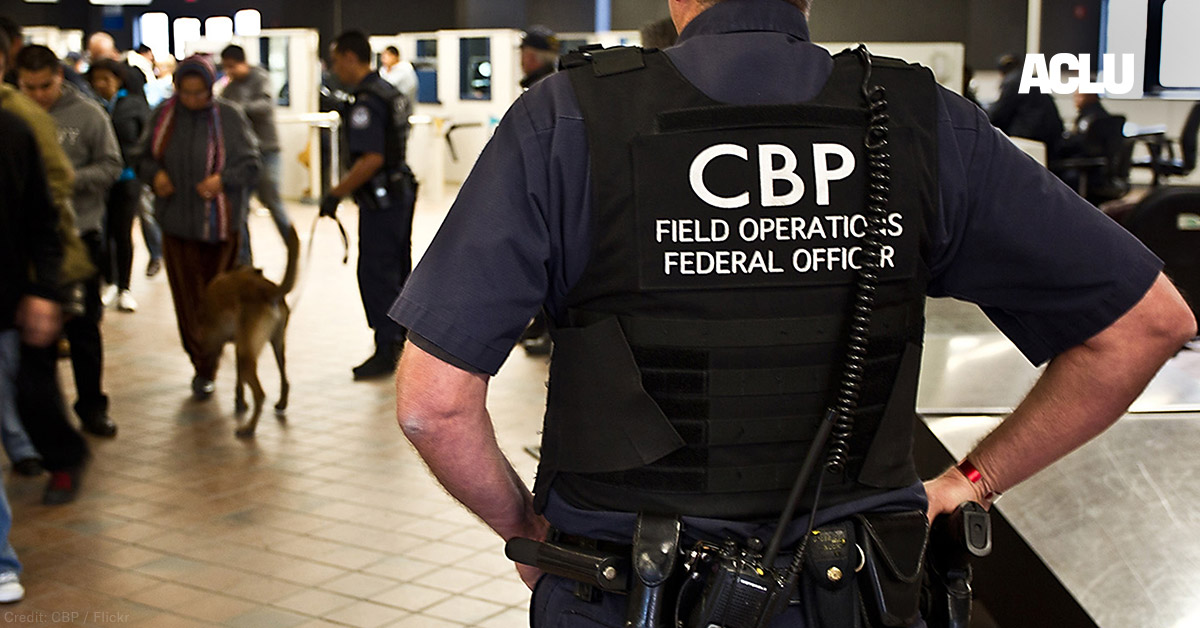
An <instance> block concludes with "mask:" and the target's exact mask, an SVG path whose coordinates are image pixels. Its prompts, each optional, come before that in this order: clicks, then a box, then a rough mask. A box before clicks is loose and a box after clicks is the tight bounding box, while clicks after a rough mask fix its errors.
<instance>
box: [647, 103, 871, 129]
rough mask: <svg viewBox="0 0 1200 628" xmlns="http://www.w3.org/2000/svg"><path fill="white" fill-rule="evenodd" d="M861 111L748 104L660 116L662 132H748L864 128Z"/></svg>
mask: <svg viewBox="0 0 1200 628" xmlns="http://www.w3.org/2000/svg"><path fill="white" fill-rule="evenodd" d="M864 115H865V114H864V113H863V111H862V110H861V109H850V108H846V107H831V106H828V105H749V106H741V107H728V106H723V107H697V108H694V109H682V110H678V111H667V112H664V113H660V114H658V118H657V119H656V120H655V125H656V128H657V130H658V132H659V133H677V132H682V131H693V130H710V129H722V128H724V129H747V128H755V127H766V128H776V127H786V126H797V125H802V126H849V127H856V128H857V127H861V126H862V124H863V117H864Z"/></svg>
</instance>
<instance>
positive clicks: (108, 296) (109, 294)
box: [100, 286, 119, 307]
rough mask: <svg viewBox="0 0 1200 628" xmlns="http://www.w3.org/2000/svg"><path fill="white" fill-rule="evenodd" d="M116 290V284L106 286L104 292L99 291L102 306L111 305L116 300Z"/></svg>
mask: <svg viewBox="0 0 1200 628" xmlns="http://www.w3.org/2000/svg"><path fill="white" fill-rule="evenodd" d="M118 292H119V291H118V290H117V287H116V286H108V287H107V288H105V289H104V292H101V293H100V303H102V304H103V305H104V307H111V306H112V304H113V303H115V302H116V300H117V293H118Z"/></svg>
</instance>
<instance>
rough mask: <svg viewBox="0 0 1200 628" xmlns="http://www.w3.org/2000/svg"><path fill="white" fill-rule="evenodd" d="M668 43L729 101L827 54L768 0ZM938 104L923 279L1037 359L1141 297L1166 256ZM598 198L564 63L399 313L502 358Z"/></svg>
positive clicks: (822, 62) (492, 161) (575, 271)
mask: <svg viewBox="0 0 1200 628" xmlns="http://www.w3.org/2000/svg"><path fill="white" fill-rule="evenodd" d="M667 54H668V55H669V56H670V59H671V61H672V62H674V64H675V65H676V66H677V67H678V68H679V70H680V71H681V72H682V74H683V75H684V76H685V77H686V78H687V79H688V80H689V81H691V82H692V83H693V84H695V85H696V86H697V87H698V88H699V89H700V90H701V91H703V92H704V93H705V94H707V95H708V96H710V97H712V98H714V99H716V100H718V101H721V102H727V103H735V104H771V103H795V102H804V101H807V100H811V99H812V98H814V97H815V96H816V95H817V93H818V92H819V91H820V90H821V88H822V87H823V86H824V84H825V81H826V79H827V78H828V76H829V73H830V72H831V70H832V67H833V63H832V60H831V58H830V55H829V54H828V53H827V52H826V51H825V50H824V49H822V48H820V47H818V46H816V45H814V44H812V43H810V42H809V35H808V25H807V22H806V21H805V19H804V16H803V15H802V14H801V13H800V11H799V10H797V9H796V8H795V7H794V6H792V5H790V4H788V3H785V2H777V1H770V2H768V1H762V0H725V1H724V2H721V3H719V4H716V5H714V6H713V7H712V8H710V9H708V10H706V11H705V12H703V13H701V14H700V15H699V16H697V17H696V18H695V19H694V20H693V21H692V22H691V23H690V24H689V25H688V27H687V28H686V29H684V32H683V33H682V34H681V35H680V38H679V43H678V45H677V46H676V47H674V48H671V49H669V50H668V51H667ZM937 119H938V129H937V137H938V151H939V163H938V172H939V185H940V188H941V206H940V208H939V212H938V215H937V217H936V218H935V219H934V220H933V222H932V224H930V225H929V230H930V235H931V239H932V246H931V247H930V250H929V251H928V253H927V259H926V263H927V264H928V266H929V268H930V269H931V271H932V282H931V283H930V285H929V294H930V295H931V296H952V297H956V298H959V299H962V300H965V301H970V302H973V303H977V304H979V305H980V306H981V307H982V308H983V310H984V312H985V313H986V314H987V315H988V316H989V317H990V318H991V320H992V321H993V322H994V323H995V324H996V325H997V327H999V328H1000V329H1001V330H1002V331H1003V332H1004V333H1005V334H1006V335H1007V336H1008V337H1009V338H1010V339H1011V340H1012V341H1013V342H1014V343H1015V344H1016V346H1017V347H1018V348H1019V349H1020V350H1021V351H1022V352H1023V353H1024V354H1025V356H1026V357H1027V358H1028V359H1029V360H1030V361H1031V362H1033V363H1035V364H1036V363H1041V362H1044V361H1046V360H1048V359H1050V358H1052V357H1054V356H1055V355H1057V354H1058V353H1060V352H1062V351H1064V350H1066V349H1069V348H1071V347H1073V346H1076V345H1078V344H1080V343H1082V342H1083V341H1085V340H1087V339H1088V338H1090V337H1091V336H1093V335H1095V334H1096V333H1098V332H1099V331H1101V330H1103V329H1104V328H1106V327H1107V326H1108V325H1109V324H1111V323H1112V322H1113V321H1115V320H1116V319H1117V318H1119V317H1120V316H1121V315H1122V314H1124V313H1125V312H1127V311H1128V310H1129V309H1130V308H1132V307H1133V305H1135V304H1136V303H1137V302H1138V301H1139V300H1140V298H1141V297H1142V296H1143V295H1144V294H1145V293H1146V291H1147V290H1148V289H1149V287H1150V285H1151V284H1152V283H1153V282H1154V280H1155V278H1156V277H1157V275H1158V272H1159V270H1160V269H1161V266H1162V264H1161V262H1160V261H1159V260H1158V259H1157V258H1156V257H1154V255H1153V254H1151V253H1150V252H1149V251H1148V250H1146V248H1145V247H1143V246H1142V245H1141V244H1140V243H1139V242H1138V241H1137V240H1135V239H1134V238H1133V237H1131V236H1130V235H1129V234H1128V233H1127V232H1126V231H1125V230H1124V229H1122V228H1120V227H1119V226H1118V225H1117V224H1116V223H1114V222H1113V221H1112V220H1110V219H1109V218H1108V217H1107V216H1105V215H1103V214H1102V213H1100V212H1099V211H1097V210H1096V209H1095V208H1094V207H1092V206H1091V205H1089V204H1088V203H1086V202H1085V201H1083V200H1082V199H1080V198H1079V197H1078V196H1077V195H1076V194H1075V193H1074V192H1072V191H1071V190H1070V189H1069V188H1067V187H1066V186H1065V185H1063V184H1062V183H1061V182H1060V181H1059V180H1058V179H1057V178H1055V177H1054V176H1053V175H1051V174H1050V173H1049V172H1048V171H1046V169H1045V168H1043V167H1041V166H1040V165H1038V164H1037V163H1036V162H1035V161H1034V160H1033V159H1031V158H1029V157H1028V156H1027V155H1025V154H1024V153H1022V152H1021V151H1020V150H1018V149H1017V148H1016V147H1015V146H1014V145H1013V144H1012V143H1011V142H1010V141H1009V140H1008V139H1007V138H1006V137H1004V136H1003V135H1002V134H1001V133H1000V132H999V131H997V130H996V129H994V128H993V127H992V126H991V125H990V124H989V123H988V119H987V116H986V115H985V114H984V113H983V112H982V111H981V110H979V109H978V108H977V107H976V106H975V105H974V104H972V103H970V102H969V101H967V100H966V99H964V98H962V97H960V96H958V95H956V94H954V93H952V92H950V91H949V90H945V89H942V90H940V98H939V99H938V115H937ZM591 198H592V197H591V190H590V185H589V164H588V149H587V136H586V132H585V129H584V124H583V119H582V115H581V114H580V110H579V105H578V103H577V101H576V99H575V94H574V92H573V90H572V87H571V82H570V79H569V77H568V76H567V75H566V74H565V73H559V74H556V75H554V76H550V77H548V78H547V79H546V80H544V81H542V82H541V83H539V84H538V85H536V86H535V87H534V88H533V89H531V90H529V91H528V92H526V93H525V94H524V95H523V96H521V98H520V99H518V100H517V102H516V103H515V104H514V105H513V106H512V108H511V109H510V110H509V112H508V113H507V114H506V116H505V117H504V120H503V121H502V122H501V123H500V126H499V127H498V128H497V129H496V134H495V136H494V137H493V138H492V140H491V142H490V143H489V144H488V146H487V148H486V149H485V150H484V151H483V154H482V155H481V156H480V158H479V161H478V163H477V164H476V166H475V169H474V170H473V171H472V173H471V176H470V177H469V178H468V180H467V181H466V183H464V184H463V188H462V191H461V192H460V193H459V196H458V198H457V200H456V201H455V203H454V206H453V207H452V209H451V211H450V213H449V215H448V216H447V217H446V219H445V222H444V223H443V225H442V227H441V230H440V231H439V232H438V234H437V237H436V238H435V240H434V242H433V244H432V246H431V247H430V248H429V251H428V252H427V253H426V254H425V256H424V258H423V259H422V260H421V263H420V264H419V265H418V266H417V268H416V270H415V271H414V272H413V274H412V276H411V277H410V278H409V280H408V283H407V284H406V285H405V288H404V292H403V293H402V294H401V296H400V298H399V299H398V300H397V302H396V304H395V305H394V306H393V308H392V310H391V316H392V318H394V319H395V320H396V321H397V322H399V323H400V324H401V325H403V326H404V327H407V328H408V329H409V330H411V334H413V335H416V336H419V338H416V339H415V340H414V341H415V342H418V343H419V344H422V345H424V346H425V347H427V348H428V349H433V352H434V353H435V355H439V356H440V357H443V358H444V359H448V360H451V361H453V362H454V363H456V364H460V365H466V366H469V367H472V368H473V369H475V370H477V371H480V372H485V373H495V372H496V371H497V370H498V369H499V368H500V366H501V364H503V362H504V360H505V358H507V356H508V354H509V351H510V350H511V349H512V347H513V345H514V343H515V342H516V340H517V338H518V337H519V336H520V334H521V332H522V331H523V330H524V328H525V325H526V324H527V323H528V321H529V320H530V318H532V317H533V315H534V314H535V313H536V312H537V310H538V308H540V307H542V306H543V305H544V306H545V307H546V310H547V311H548V312H549V313H550V315H551V316H553V317H555V318H556V319H558V320H562V319H561V317H562V315H563V313H564V303H565V299H566V295H567V294H568V292H569V291H570V289H571V287H572V286H573V285H574V283H575V282H576V281H577V280H578V279H579V277H580V276H581V275H582V273H583V270H584V268H585V266H586V265H587V262H588V259H587V258H588V252H589V251H590V249H591V223H590V214H591ZM412 337H413V336H412V335H410V338H412ZM428 343H431V344H432V346H430V345H429V344H428Z"/></svg>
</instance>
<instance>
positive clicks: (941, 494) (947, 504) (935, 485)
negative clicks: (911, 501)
mask: <svg viewBox="0 0 1200 628" xmlns="http://www.w3.org/2000/svg"><path fill="white" fill-rule="evenodd" d="M925 494H926V495H927V496H928V497H929V512H928V513H927V516H928V517H929V522H930V523H932V522H933V520H934V519H936V518H937V517H938V516H940V515H948V514H950V513H953V512H954V509H955V508H958V506H959V504H962V503H963V502H979V503H980V504H984V503H986V502H985V500H984V499H983V498H982V496H981V495H980V494H979V485H978V484H972V483H971V481H970V480H968V479H967V477H966V476H964V475H963V474H962V472H961V471H959V470H958V468H957V467H950V468H949V469H947V470H946V472H945V473H943V474H941V475H939V476H937V477H936V478H934V479H932V480H930V481H928V482H926V483H925Z"/></svg>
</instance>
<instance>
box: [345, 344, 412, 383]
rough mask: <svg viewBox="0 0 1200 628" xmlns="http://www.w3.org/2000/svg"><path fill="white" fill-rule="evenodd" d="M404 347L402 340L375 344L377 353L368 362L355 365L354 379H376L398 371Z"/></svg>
mask: <svg viewBox="0 0 1200 628" xmlns="http://www.w3.org/2000/svg"><path fill="white" fill-rule="evenodd" d="M403 347H404V344H403V343H402V342H395V343H390V342H389V343H383V344H377V345H375V353H374V354H372V355H371V357H369V358H367V361H366V362H363V363H362V364H359V365H358V366H356V367H354V381H362V380H365V379H375V378H377V377H383V376H385V375H391V374H392V373H394V372H396V362H397V361H398V360H399V359H400V350H401V349H403Z"/></svg>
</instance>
